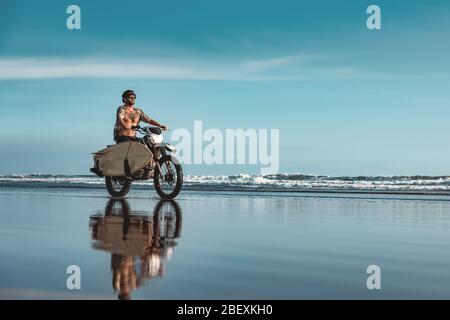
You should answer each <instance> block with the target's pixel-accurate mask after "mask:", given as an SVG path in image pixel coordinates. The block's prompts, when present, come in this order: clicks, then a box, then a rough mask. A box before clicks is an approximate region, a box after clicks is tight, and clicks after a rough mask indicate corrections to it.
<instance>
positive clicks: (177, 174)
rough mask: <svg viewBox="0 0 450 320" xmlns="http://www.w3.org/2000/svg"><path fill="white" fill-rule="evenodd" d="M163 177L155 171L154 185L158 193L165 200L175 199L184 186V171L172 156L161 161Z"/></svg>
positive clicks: (162, 158) (164, 157)
mask: <svg viewBox="0 0 450 320" xmlns="http://www.w3.org/2000/svg"><path fill="white" fill-rule="evenodd" d="M158 162H159V165H160V167H161V170H162V175H161V173H160V172H158V171H159V170H158V169H155V174H154V177H153V183H154V184H155V189H156V192H157V193H158V194H159V196H160V197H161V198H163V199H173V198H175V197H176V196H177V195H178V193H180V190H181V186H182V185H183V169H182V168H181V165H180V164H179V163H178V161H177V160H176V159H175V158H174V157H172V156H167V155H166V156H163V157H161V158H160V159H159V160H158Z"/></svg>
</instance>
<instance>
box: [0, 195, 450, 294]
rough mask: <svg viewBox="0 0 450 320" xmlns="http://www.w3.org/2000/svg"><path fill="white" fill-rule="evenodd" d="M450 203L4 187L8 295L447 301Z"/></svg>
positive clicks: (3, 271)
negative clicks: (370, 281)
mask: <svg viewBox="0 0 450 320" xmlns="http://www.w3.org/2000/svg"><path fill="white" fill-rule="evenodd" d="M449 200H450V198H449V197H446V196H442V197H437V196H436V197H435V196H411V195H370V194H369V195H367V194H365V195H346V194H317V193H316V194H305V193H302V194H295V193H249V192H245V193H238V192H196V191H187V192H183V193H182V194H181V196H180V197H179V198H178V199H177V201H176V202H159V201H158V199H157V198H156V196H155V193H154V192H152V191H144V190H134V191H132V192H131V193H130V196H129V197H128V198H127V200H126V201H111V200H110V198H109V197H108V196H107V194H106V191H104V190H101V189H92V190H90V189H57V188H50V189H44V188H40V189H32V188H17V189H13V188H1V189H0V202H1V208H0V257H1V259H0V261H1V262H0V298H1V299H118V298H121V299H314V298H321V299H349V298H356V299H383V298H384V299H398V298H402V299H415V298H425V299H427V298H437V299H439V298H446V299H448V298H450V201H449ZM69 265H77V266H79V267H80V270H81V278H80V280H81V289H80V290H69V289H68V288H67V287H66V280H67V278H68V277H69V275H68V274H67V273H66V269H67V267H68V266H69ZM369 265H378V266H380V268H381V290H368V289H367V286H366V280H367V278H368V276H369V275H368V274H367V273H366V268H367V267H368V266H369Z"/></svg>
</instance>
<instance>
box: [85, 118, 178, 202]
mask: <svg viewBox="0 0 450 320" xmlns="http://www.w3.org/2000/svg"><path fill="white" fill-rule="evenodd" d="M132 129H133V130H136V131H138V132H139V133H141V134H143V136H142V137H140V138H139V139H138V141H127V142H121V143H117V144H115V145H109V146H107V147H106V148H105V149H102V150H99V151H97V152H94V153H93V160H94V166H93V167H92V168H91V169H90V171H91V172H93V173H95V174H96V175H97V176H99V177H104V178H105V184H106V189H107V190H108V192H109V194H110V195H111V196H112V197H114V198H123V197H125V196H126V195H127V193H128V192H129V191H130V188H131V184H132V182H133V181H142V180H150V179H153V185H154V186H155V189H156V192H157V193H158V195H159V196H160V197H161V198H163V199H173V198H175V197H176V196H177V195H178V194H179V193H180V191H181V187H182V185H183V169H182V167H181V164H180V163H179V161H178V160H177V158H175V157H174V156H173V155H172V154H171V153H174V152H176V150H175V147H173V146H172V145H170V144H169V143H164V142H163V136H162V130H161V128H158V127H140V126H133V127H132Z"/></svg>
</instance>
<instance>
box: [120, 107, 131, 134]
mask: <svg viewBox="0 0 450 320" xmlns="http://www.w3.org/2000/svg"><path fill="white" fill-rule="evenodd" d="M117 120H119V122H120V124H121V125H122V127H124V128H125V129H126V130H130V129H131V128H129V127H128V125H127V124H126V123H125V113H124V112H123V110H121V109H119V110H117Z"/></svg>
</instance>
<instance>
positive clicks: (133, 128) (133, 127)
mask: <svg viewBox="0 0 450 320" xmlns="http://www.w3.org/2000/svg"><path fill="white" fill-rule="evenodd" d="M147 128H159V129H161V127H147ZM145 129H146V128H142V127H141V126H139V125H137V126H131V130H134V131H139V132H142V133H143V131H144V132H145ZM168 130H169V129H166V130H163V129H161V131H168Z"/></svg>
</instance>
